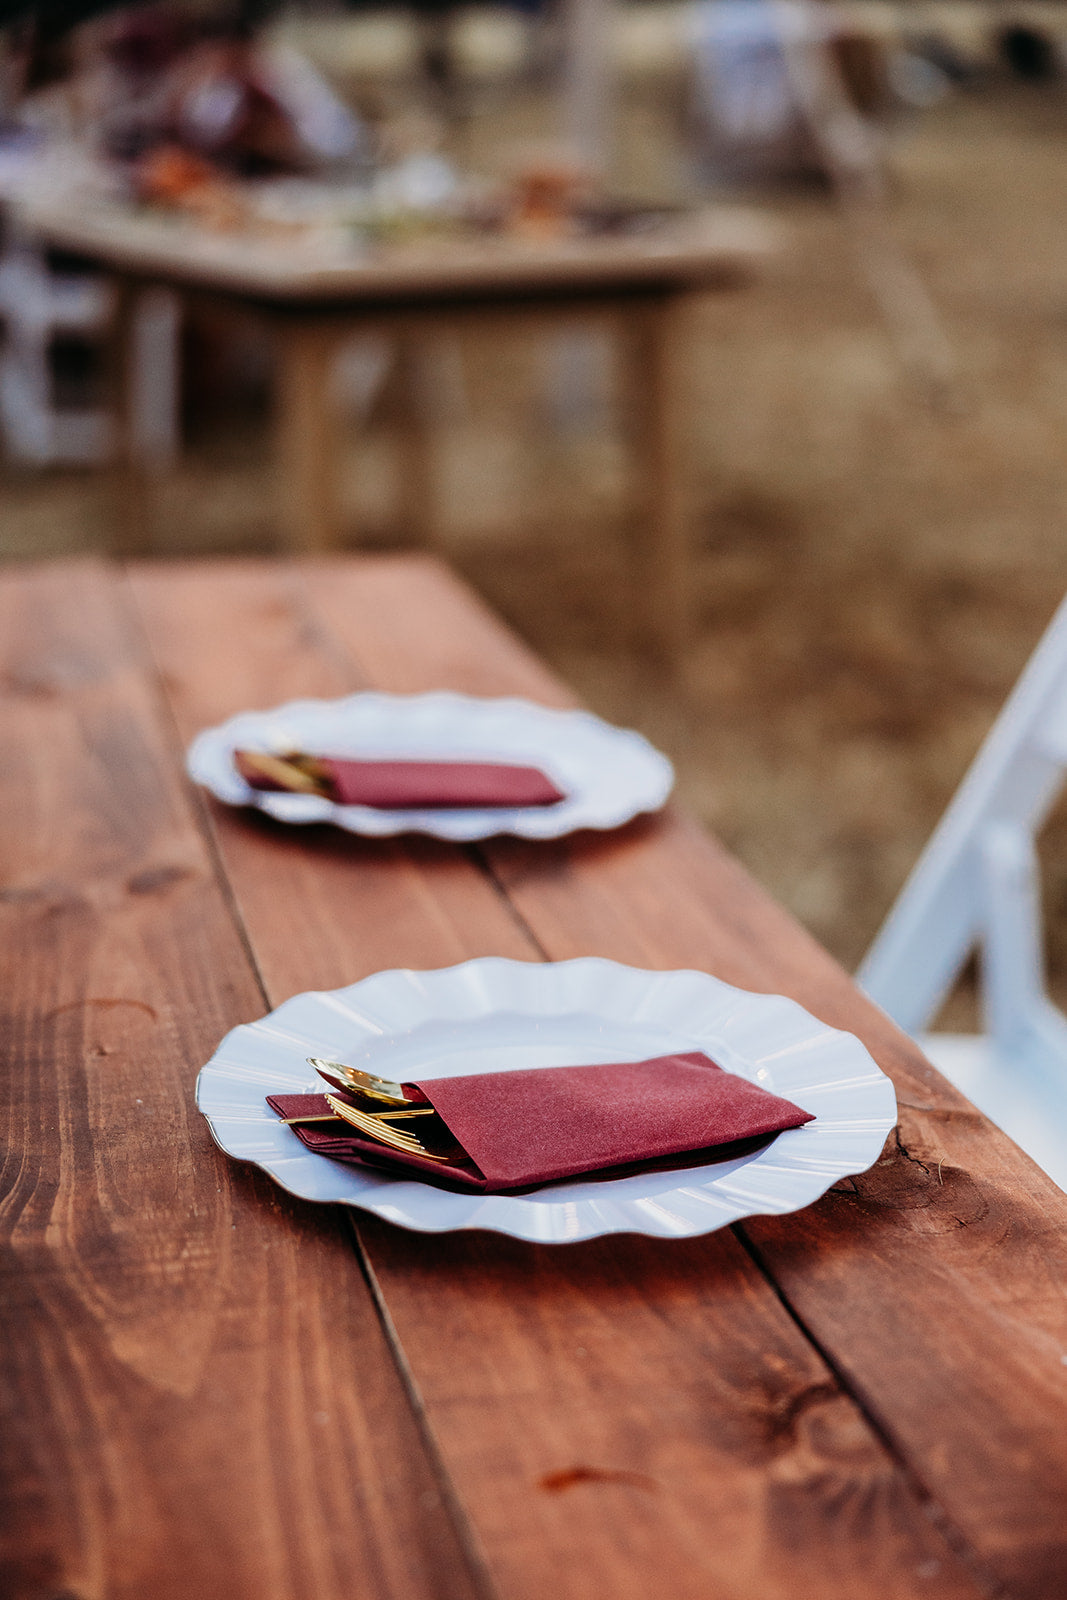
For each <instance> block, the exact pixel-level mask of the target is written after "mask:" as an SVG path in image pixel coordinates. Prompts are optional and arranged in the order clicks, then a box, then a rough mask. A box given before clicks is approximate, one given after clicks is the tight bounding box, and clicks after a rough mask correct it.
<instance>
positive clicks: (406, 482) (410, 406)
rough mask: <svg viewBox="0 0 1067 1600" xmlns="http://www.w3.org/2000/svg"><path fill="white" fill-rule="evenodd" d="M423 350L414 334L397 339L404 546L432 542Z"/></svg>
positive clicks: (429, 432) (430, 447)
mask: <svg viewBox="0 0 1067 1600" xmlns="http://www.w3.org/2000/svg"><path fill="white" fill-rule="evenodd" d="M426 358H427V349H426V345H425V343H424V341H423V339H422V338H420V336H419V334H418V332H417V331H415V330H412V329H407V328H405V329H403V330H402V331H401V333H400V334H399V335H398V337H397V346H396V360H397V368H398V375H399V378H400V388H401V404H402V406H403V414H402V415H403V420H402V423H401V428H402V432H401V455H400V467H401V470H400V479H399V482H400V516H401V521H402V523H403V533H404V540H405V543H411V544H432V543H433V542H434V537H433V536H434V523H435V516H434V481H433V477H434V475H433V430H432V421H433V419H432V417H431V407H430V384H429V381H428V380H429V372H428V365H427V359H426Z"/></svg>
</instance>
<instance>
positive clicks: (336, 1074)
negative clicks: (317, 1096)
mask: <svg viewBox="0 0 1067 1600" xmlns="http://www.w3.org/2000/svg"><path fill="white" fill-rule="evenodd" d="M307 1061H308V1066H309V1067H314V1068H315V1071H316V1072H317V1073H318V1075H319V1077H320V1078H325V1079H326V1082H327V1083H332V1084H333V1086H334V1088H335V1089H349V1090H353V1091H354V1092H355V1093H356V1094H362V1095H366V1096H367V1098H368V1099H369V1100H377V1101H380V1102H381V1103H382V1104H383V1105H388V1106H409V1105H411V1103H412V1102H411V1101H410V1100H409V1099H408V1096H407V1095H406V1094H405V1093H404V1091H403V1089H402V1088H401V1087H400V1085H399V1083H391V1082H390V1081H389V1079H388V1078H378V1077H375V1075H374V1074H373V1073H371V1072H361V1071H360V1069H359V1068H358V1067H346V1066H345V1064H344V1062H343V1061H326V1060H325V1059H324V1058H323V1057H322V1056H308V1058H307Z"/></svg>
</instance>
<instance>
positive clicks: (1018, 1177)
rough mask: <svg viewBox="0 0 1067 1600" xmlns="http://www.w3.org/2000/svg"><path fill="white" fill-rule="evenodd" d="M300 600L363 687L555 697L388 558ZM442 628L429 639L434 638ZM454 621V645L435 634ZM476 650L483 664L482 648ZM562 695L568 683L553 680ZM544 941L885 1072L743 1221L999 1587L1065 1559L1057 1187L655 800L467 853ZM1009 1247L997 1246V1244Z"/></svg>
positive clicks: (1066, 1359)
mask: <svg viewBox="0 0 1067 1600" xmlns="http://www.w3.org/2000/svg"><path fill="white" fill-rule="evenodd" d="M316 574H317V575H316V576H315V578H314V580H313V586H314V591H315V595H316V599H317V601H318V602H319V604H320V605H321V607H322V609H323V613H324V615H326V616H327V617H328V618H329V621H330V623H331V625H332V626H333V627H334V628H335V629H336V630H337V631H338V632H339V634H340V635H341V636H342V637H348V638H350V639H351V640H352V641H353V644H354V646H355V647H356V648H358V650H359V652H360V657H361V661H362V663H363V666H364V669H365V670H366V672H367V673H368V675H369V677H370V678H371V681H372V682H375V683H385V682H388V684H389V686H390V687H392V688H395V689H406V690H411V691H416V690H420V689H423V688H426V687H428V686H429V685H430V684H434V685H438V684H443V685H445V686H448V687H453V688H456V689H466V690H470V691H474V692H482V693H485V692H507V693H526V694H529V695H531V696H532V697H534V698H542V699H545V698H547V699H549V700H550V701H552V702H556V703H558V701H559V699H560V696H559V694H558V691H556V690H554V689H553V688H552V687H551V686H547V687H546V684H545V674H544V672H543V669H541V668H540V667H535V668H534V669H533V670H529V671H528V670H527V666H526V662H525V660H524V658H523V656H522V655H521V653H517V652H516V651H515V649H514V648H513V646H512V645H511V642H510V640H509V639H508V638H507V636H506V635H505V636H504V638H503V639H502V638H501V629H500V627H499V624H497V623H496V622H495V621H494V620H493V619H492V618H490V617H489V616H488V614H487V613H486V612H485V611H484V610H483V609H478V610H475V609H473V608H472V607H470V606H469V605H468V604H467V603H466V602H465V600H464V599H463V597H462V594H461V593H460V592H458V591H457V589H456V588H455V586H452V585H449V586H446V585H438V584H435V582H434V580H433V576H432V572H431V571H430V569H428V568H427V569H423V577H422V579H421V584H422V589H423V592H424V596H425V599H424V606H425V604H426V603H427V602H428V601H429V599H430V597H431V596H432V598H433V606H434V615H435V619H436V621H435V626H436V632H435V633H431V632H430V631H429V630H428V629H427V627H426V623H425V612H424V609H423V614H422V615H420V607H418V606H416V605H414V604H412V603H410V598H409V604H408V606H407V608H406V609H405V610H404V611H402V612H397V613H393V612H392V611H389V612H388V615H389V619H390V620H389V624H388V626H387V627H386V626H384V625H383V623H382V620H381V619H382V618H383V616H384V615H386V614H387V606H386V602H385V599H384V597H385V595H386V594H387V593H388V592H389V591H390V590H391V588H392V587H393V586H395V584H396V583H397V581H398V573H395V572H394V573H390V572H388V571H387V570H386V569H384V568H381V569H378V570H375V569H371V570H369V571H367V572H365V573H364V572H362V571H361V572H359V573H356V572H353V571H351V570H350V569H348V570H346V569H344V568H342V567H340V566H338V567H336V568H333V569H331V568H325V567H324V568H318V569H316ZM441 637H443V638H444V639H446V640H448V641H450V642H449V643H448V644H446V645H445V646H444V647H443V648H439V647H438V644H437V640H438V639H439V638H441ZM459 639H462V648H461V649H457V648H456V647H455V645H454V644H453V643H452V642H451V641H454V640H459ZM490 663H492V666H490V665H489V664H490ZM564 698H566V697H564ZM486 854H487V857H488V859H489V860H490V862H491V864H492V868H493V871H494V873H495V874H496V875H497V878H498V880H499V882H500V883H501V885H502V887H503V888H504V889H505V890H506V892H507V894H508V896H509V899H510V900H511V901H512V903H513V904H514V905H515V907H516V909H517V910H518V912H519V913H520V914H521V916H522V918H523V921H524V922H525V924H526V925H527V926H528V927H529V928H530V930H531V931H532V933H533V934H534V936H535V937H536V938H537V940H538V942H539V944H540V945H541V946H542V947H543V948H544V949H545V950H546V952H547V953H548V954H549V955H550V956H552V957H553V958H555V959H563V958H566V957H569V956H578V955H587V954H593V953H595V954H599V955H605V956H611V957H614V958H615V959H618V960H622V961H630V962H634V963H635V964H639V965H647V966H652V967H672V966H677V965H698V966H700V967H701V968H704V969H705V970H708V971H710V972H713V973H715V974H716V975H717V976H719V977H721V978H724V979H725V980H726V981H727V982H731V983H736V984H739V985H740V986H742V987H746V988H751V989H757V990H761V989H769V990H774V991H776V992H779V993H786V994H789V995H791V996H792V997H793V998H795V999H797V1000H798V1001H800V1003H801V1004H803V1005H805V1006H806V1007H807V1008H808V1009H809V1010H811V1011H813V1012H814V1013H815V1014H816V1015H818V1016H820V1017H822V1018H823V1019H824V1020H825V1021H827V1022H828V1023H830V1024H832V1025H833V1026H836V1027H843V1028H847V1029H849V1030H850V1031H852V1032H855V1033H857V1034H859V1036H860V1037H861V1038H862V1039H863V1040H864V1042H865V1043H866V1044H867V1045H868V1047H869V1048H870V1049H871V1051H872V1053H873V1054H874V1055H875V1057H876V1058H877V1059H878V1060H879V1062H880V1064H881V1065H882V1067H883V1068H884V1069H885V1070H886V1071H887V1072H888V1073H889V1074H890V1075H891V1076H892V1077H893V1079H894V1081H895V1083H896V1085H897V1089H898V1096H899V1101H900V1136H899V1139H898V1140H895V1141H893V1142H891V1143H890V1145H889V1146H888V1147H887V1151H886V1155H885V1158H884V1159H883V1161H882V1162H880V1163H879V1164H877V1165H876V1166H875V1167H874V1168H872V1169H871V1171H870V1172H868V1173H866V1174H864V1175H863V1176H862V1177H861V1178H859V1179H856V1180H855V1181H854V1182H852V1181H850V1182H849V1183H847V1184H845V1185H842V1186H839V1187H838V1189H837V1190H835V1191H832V1192H831V1194H830V1195H828V1196H827V1197H826V1198H825V1199H824V1200H823V1201H822V1202H820V1203H819V1204H818V1205H817V1206H814V1207H812V1208H809V1209H808V1210H807V1211H805V1212H804V1213H803V1214H801V1215H800V1216H798V1217H788V1218H783V1219H771V1218H767V1219H755V1220H753V1221H751V1222H749V1223H746V1224H745V1226H744V1230H743V1232H744V1235H745V1237H746V1238H747V1240H748V1241H749V1242H750V1244H751V1246H752V1247H753V1248H755V1249H757V1250H758V1253H759V1258H760V1260H761V1261H762V1262H763V1263H764V1264H765V1265H766V1268H767V1270H768V1271H769V1272H770V1273H771V1274H772V1275H773V1277H774V1279H775V1281H776V1282H777V1283H778V1284H779V1286H780V1287H781V1289H782V1291H783V1293H784V1294H785V1295H786V1297H787V1299H788V1301H789V1304H790V1306H791V1307H792V1308H793V1310H794V1313H795V1314H796V1315H797V1316H798V1318H799V1319H800V1320H801V1321H802V1323H803V1325H804V1326H805V1327H806V1328H807V1329H808V1330H810V1332H811V1333H812V1334H813V1336H814V1337H815V1338H816V1340H817V1341H818V1343H819V1345H820V1346H821V1348H823V1349H824V1350H825V1351H826V1352H827V1354H828V1356H829V1358H830V1359H831V1361H832V1362H833V1364H834V1366H835V1369H836V1370H837V1371H838V1372H839V1373H840V1374H841V1375H842V1377H843V1378H844V1379H845V1381H846V1382H847V1385H848V1387H849V1388H850V1389H851V1390H852V1391H853V1392H854V1393H856V1394H857V1395H859V1396H860V1397H862V1401H863V1404H864V1406H865V1408H867V1409H868V1411H869V1413H870V1415H871V1416H872V1418H873V1419H874V1420H875V1422H876V1425H877V1426H878V1428H879V1429H880V1430H881V1431H882V1432H883V1434H884V1435H885V1437H886V1438H888V1439H890V1440H892V1442H893V1446H894V1448H895V1449H896V1450H897V1451H899V1453H900V1454H901V1455H902V1456H903V1457H904V1458H906V1459H907V1460H908V1461H909V1462H911V1463H912V1464H913V1465H914V1468H915V1471H916V1473H917V1475H918V1476H919V1477H920V1479H921V1481H922V1482H923V1483H924V1485H925V1486H926V1487H927V1489H928V1490H929V1492H930V1493H931V1494H932V1495H933V1496H934V1498H935V1499H936V1501H937V1503H938V1504H939V1505H940V1506H941V1507H943V1508H944V1510H945V1513H946V1514H947V1515H948V1517H949V1518H950V1519H951V1522H952V1524H953V1525H954V1526H955V1527H956V1528H957V1529H958V1530H960V1531H961V1533H962V1534H963V1535H964V1537H965V1538H966V1540H967V1542H968V1544H969V1545H970V1547H971V1548H972V1549H973V1550H975V1551H976V1552H978V1553H979V1554H980V1556H981V1558H982V1560H983V1561H984V1562H985V1563H987V1564H988V1567H989V1569H991V1570H992V1571H994V1572H995V1573H996V1575H997V1578H998V1579H999V1581H1001V1582H1002V1583H1004V1584H1005V1585H1006V1586H1007V1587H1008V1589H1009V1590H1010V1592H1011V1593H1012V1594H1018V1595H1027V1596H1041V1597H1045V1596H1049V1597H1051V1596H1054V1595H1055V1596H1059V1595H1060V1594H1062V1592H1063V1586H1064V1582H1065V1574H1067V1452H1065V1451H1064V1449H1063V1438H1064V1436H1065V1432H1067V1378H1065V1367H1067V1230H1065V1223H1067V1196H1065V1195H1064V1194H1063V1193H1062V1192H1061V1191H1060V1190H1059V1189H1058V1188H1057V1187H1056V1186H1055V1185H1054V1184H1053V1183H1052V1181H1051V1180H1050V1179H1049V1178H1048V1177H1046V1176H1045V1174H1043V1173H1042V1172H1040V1171H1039V1170H1038V1169H1037V1168H1036V1167H1035V1166H1034V1165H1033V1163H1032V1162H1031V1161H1030V1160H1029V1159H1028V1158H1027V1157H1026V1156H1025V1155H1023V1154H1022V1152H1021V1151H1019V1150H1018V1149H1017V1148H1016V1147H1015V1146H1014V1145H1013V1144H1012V1143H1011V1142H1010V1140H1008V1139H1007V1138H1005V1136H1003V1135H1002V1134H1000V1133H998V1132H997V1131H996V1130H994V1129H992V1128H991V1126H990V1125H989V1124H988V1123H987V1122H986V1120H985V1119H984V1118H983V1117H982V1116H980V1115H979V1114H978V1113H977V1112H976V1111H975V1110H974V1108H973V1107H972V1106H970V1104H969V1102H967V1101H966V1100H965V1099H964V1098H963V1097H962V1096H961V1095H959V1094H958V1093H957V1092H956V1091H955V1090H954V1089H953V1088H952V1087H951V1086H950V1085H949V1084H947V1083H946V1082H945V1081H944V1080H943V1079H942V1078H941V1077H940V1075H939V1074H938V1073H937V1072H936V1071H935V1070H934V1069H933V1068H932V1067H931V1066H930V1065H929V1063H928V1062H926V1060H925V1059H924V1058H923V1056H922V1055H921V1054H920V1053H919V1051H918V1050H917V1049H916V1047H915V1046H914V1045H913V1044H911V1042H910V1041H908V1040H907V1039H905V1037H904V1036H903V1035H902V1034H901V1033H900V1032H899V1031H898V1030H897V1029H896V1028H895V1026H894V1025H893V1024H892V1023H890V1022H889V1020H888V1019H887V1018H886V1017H885V1016H884V1014H883V1013H881V1012H880V1011H878V1010H877V1008H876V1007H874V1006H873V1005H871V1004H870V1003H869V1002H867V1001H866V1000H864V999H863V998H862V997H861V996H859V995H858V994H857V992H856V990H855V989H854V988H853V986H852V984H851V983H850V982H849V980H848V979H847V978H846V977H845V975H844V973H843V972H842V971H841V970H840V968H838V967H837V966H836V964H835V963H834V962H833V961H831V959H830V958H829V957H828V956H827V955H826V953H825V952H824V951H822V950H821V949H820V948H819V947H818V946H817V945H816V944H815V942H814V941H813V940H811V939H810V938H809V937H808V936H807V935H806V934H805V933H804V932H803V931H802V930H801V929H800V928H798V927H797V926H796V924H795V923H793V922H792V920H791V919H790V918H789V917H788V916H787V915H786V914H785V913H784V912H783V911H782V910H781V909H780V908H779V907H778V906H776V905H775V904H774V902H773V901H772V900H771V899H770V897H769V896H767V895H765V894H763V893H761V892H760V891H759V890H758V889H757V888H756V887H755V886H754V885H753V884H752V883H751V881H750V880H748V879H747V877H746V876H745V874H744V873H743V872H742V871H741V869H740V868H739V867H738V866H737V864H736V863H734V862H733V861H731V860H730V858H729V857H728V856H727V855H726V853H725V852H723V851H722V850H721V849H719V848H718V847H717V846H715V845H714V844H713V843H712V842H710V841H704V840H702V838H701V837H700V836H699V830H697V829H696V828H695V826H694V825H693V824H692V823H690V822H688V821H687V820H685V819H684V818H681V817H679V816H677V815H673V814H670V813H668V814H667V815H666V816H665V817H664V818H663V819H658V820H654V821H651V822H647V823H639V824H637V825H636V826H634V827H631V828H629V829H627V830H624V831H623V832H621V833H619V834H615V835H609V836H604V837H599V838H598V837H594V836H591V835H587V836H578V837H576V838H574V839H573V840H571V841H566V842H563V843H561V844H560V845H558V846H555V847H553V848H552V849H548V850H545V849H534V848H531V847H530V846H529V845H526V844H523V843H521V842H518V841H507V842H500V843H494V844H492V845H491V846H490V847H489V848H488V849H487V852H486ZM1005 1246H1008V1248H1004V1247H1005Z"/></svg>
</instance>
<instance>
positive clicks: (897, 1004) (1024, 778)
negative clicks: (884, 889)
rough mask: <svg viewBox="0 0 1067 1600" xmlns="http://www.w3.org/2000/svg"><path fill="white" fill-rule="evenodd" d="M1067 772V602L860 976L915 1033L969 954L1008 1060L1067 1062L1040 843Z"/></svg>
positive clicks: (991, 1026) (1066, 1024)
mask: <svg viewBox="0 0 1067 1600" xmlns="http://www.w3.org/2000/svg"><path fill="white" fill-rule="evenodd" d="M1065 771H1067V601H1064V602H1063V604H1062V605H1061V606H1060V608H1059V610H1058V611H1057V612H1056V615H1055V617H1054V618H1053V619H1052V622H1051V623H1050V625H1049V627H1048V629H1047V630H1046V632H1045V634H1044V636H1043V638H1042V639H1041V642H1040V644H1039V645H1038V647H1037V649H1036V650H1035V651H1034V654H1033V655H1032V657H1031V658H1030V661H1029V662H1028V664H1027V666H1026V668H1025V670H1024V672H1023V674H1022V676H1021V678H1020V679H1019V681H1018V683H1017V684H1016V686H1015V688H1014V690H1013V691H1012V693H1011V695H1010V697H1009V698H1008V701H1007V703H1006V704H1005V706H1004V709H1003V710H1002V712H1001V713H1000V716H999V717H998V718H997V721H996V723H995V724H994V726H993V729H992V731H991V732H990V734H989V736H988V738H987V739H986V741H985V743H984V745H983V746H982V749H981V750H980V751H979V753H978V755H977V757H976V758H975V761H974V763H973V764H972V766H971V768H970V771H969V772H968V773H967V776H966V777H965V778H964V780H963V782H962V784H961V785H960V788H959V789H958V791H957V793H956V795H955V797H954V799H953V800H952V803H951V804H950V806H949V808H948V810H947V811H946V813H945V815H944V817H943V818H942V820H941V822H940V824H939V825H938V827H937V829H936V831H935V832H934V834H933V836H932V838H931V839H930V842H929V844H928V845H927V847H926V850H925V851H924V852H923V855H922V857H921V858H920V860H919V863H918V865H917V866H916V868H915V870H914V871H913V873H912V875H911V877H910V878H909V880H908V882H907V884H906V885H905V887H904V889H903V891H902V893H901V895H900V897H899V899H898V900H897V902H896V905H895V906H894V907H893V910H892V911H891V912H890V915H889V917H888V919H887V920H886V922H885V924H884V926H883V928H882V930H881V932H880V933H879V935H878V937H877V939H876V940H875V942H874V945H873V946H872V948H871V950H870V952H869V954H868V955H867V958H866V960H865V961H864V963H863V965H862V967H861V968H860V971H859V973H858V975H857V981H858V982H859V984H860V986H861V988H863V989H864V990H866V992H867V993H868V994H869V995H870V996H871V998H872V999H873V1000H875V1001H877V1003H878V1004H879V1005H880V1006H881V1007H882V1008H883V1010H885V1011H887V1012H888V1013H889V1015H890V1016H891V1017H893V1018H894V1020H895V1021H896V1022H898V1023H899V1024H900V1026H901V1027H902V1028H904V1029H905V1031H907V1032H908V1033H917V1032H920V1031H921V1030H922V1029H923V1028H925V1027H926V1026H928V1025H929V1023H930V1022H931V1020H932V1019H933V1017H934V1016H935V1014H936V1013H937V1011H938V1010H939V1009H940V1007H941V1005H942V1003H943V1001H944V999H945V997H946V995H947V994H948V992H949V990H950V989H951V987H952V984H953V982H954V981H955V979H956V977H957V976H958V974H959V971H960V969H961V967H962V966H963V964H964V962H965V961H966V959H967V957H968V955H969V954H970V952H971V950H972V949H974V948H975V946H978V947H979V948H980V953H981V957H982V976H983V1005H984V1008H985V1013H986V1026H987V1029H988V1032H989V1034H990V1036H991V1037H992V1039H993V1040H994V1041H995V1042H996V1045H997V1047H998V1049H999V1050H1001V1051H1002V1052H1003V1054H1004V1055H1005V1056H1010V1055H1013V1054H1014V1055H1018V1054H1019V1053H1020V1052H1025V1051H1026V1050H1027V1049H1028V1048H1029V1047H1030V1046H1032V1045H1033V1043H1034V1042H1035V1040H1037V1041H1039V1042H1040V1044H1041V1046H1042V1047H1043V1049H1044V1051H1045V1053H1046V1054H1047V1053H1048V1051H1049V1050H1051V1051H1053V1052H1055V1054H1056V1055H1058V1056H1061V1057H1063V1058H1064V1059H1067V1021H1065V1020H1064V1019H1063V1018H1062V1017H1061V1015H1060V1014H1059V1012H1057V1011H1056V1010H1055V1008H1054V1007H1052V1005H1051V1004H1050V1002H1049V1001H1048V999H1047V997H1046V994H1045V981H1044V960H1043V954H1042V936H1041V913H1040V889H1039V882H1038V868H1037V857H1036V850H1035V844H1034V838H1035V834H1036V833H1037V831H1038V830H1039V828H1040V827H1041V824H1042V823H1043V822H1044V820H1045V818H1046V817H1047V815H1048V813H1049V810H1050V809H1051V807H1052V805H1053V803H1054V801H1055V799H1056V796H1057V794H1058V793H1059V791H1060V788H1061V786H1062V784H1063V781H1064V774H1065Z"/></svg>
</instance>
